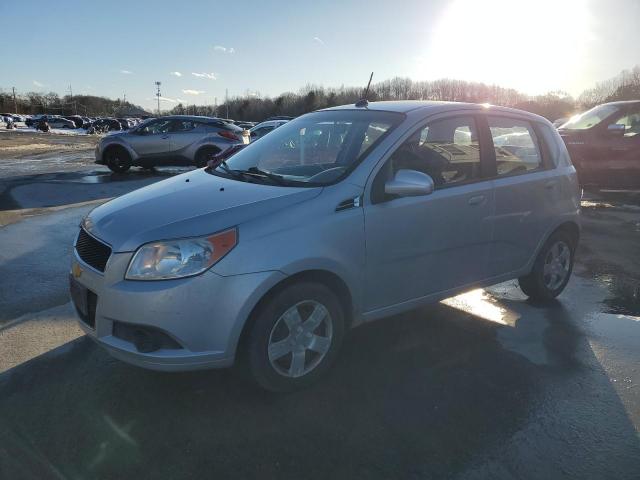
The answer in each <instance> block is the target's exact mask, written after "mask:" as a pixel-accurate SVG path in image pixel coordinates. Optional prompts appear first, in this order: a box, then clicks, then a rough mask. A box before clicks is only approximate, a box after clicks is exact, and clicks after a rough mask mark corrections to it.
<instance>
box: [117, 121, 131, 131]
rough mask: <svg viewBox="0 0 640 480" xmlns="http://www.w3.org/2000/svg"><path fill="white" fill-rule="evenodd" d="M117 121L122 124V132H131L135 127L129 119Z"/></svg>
mask: <svg viewBox="0 0 640 480" xmlns="http://www.w3.org/2000/svg"><path fill="white" fill-rule="evenodd" d="M116 120H117V121H118V122H120V127H121V128H122V130H129V129H130V128H131V127H133V126H134V125H135V124H134V123H133V122H132V121H131V120H129V119H128V118H116Z"/></svg>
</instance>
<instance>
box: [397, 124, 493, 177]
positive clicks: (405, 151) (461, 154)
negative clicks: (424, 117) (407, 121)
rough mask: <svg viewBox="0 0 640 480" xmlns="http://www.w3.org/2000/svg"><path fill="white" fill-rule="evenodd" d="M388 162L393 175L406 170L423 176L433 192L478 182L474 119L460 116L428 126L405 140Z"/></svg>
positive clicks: (476, 135)
mask: <svg viewBox="0 0 640 480" xmlns="http://www.w3.org/2000/svg"><path fill="white" fill-rule="evenodd" d="M391 162H392V165H393V172H397V171H398V170H400V169H409V170H417V171H419V172H424V173H426V174H427V175H429V176H430V177H431V178H432V179H433V182H434V183H435V186H436V188H443V187H449V186H453V185H457V184H462V183H468V182H473V181H478V180H480V179H481V177H482V174H481V168H480V145H479V143H478V133H477V128H476V123H475V119H474V118H473V117H470V116H461V117H453V118H446V119H443V120H436V121H433V122H430V123H429V124H428V125H426V126H425V127H423V128H421V129H420V130H418V131H417V132H415V133H414V134H413V135H411V137H409V138H408V139H407V140H405V142H404V143H403V144H402V145H401V146H400V147H399V148H398V150H396V151H395V152H394V153H393V155H392V157H391Z"/></svg>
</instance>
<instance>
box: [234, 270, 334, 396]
mask: <svg viewBox="0 0 640 480" xmlns="http://www.w3.org/2000/svg"><path fill="white" fill-rule="evenodd" d="M296 312H297V313H298V315H296ZM312 317H313V318H312ZM344 318H345V312H344V311H343V308H342V306H341V304H340V301H339V300H338V297H337V296H336V295H335V294H334V293H333V292H332V291H331V290H329V289H328V288H327V287H325V286H324V285H321V284H318V283H309V282H303V283H297V284H292V285H290V286H288V287H286V288H284V289H283V290H280V291H279V292H277V293H276V294H275V295H273V296H272V297H271V298H270V299H269V300H267V302H266V303H265V304H264V305H262V306H261V307H260V308H259V310H258V312H257V314H256V315H255V317H254V319H253V320H254V321H253V323H252V324H251V325H250V329H249V331H248V332H247V333H248V337H247V341H246V343H245V348H246V351H245V355H246V359H247V365H248V368H249V373H250V375H251V377H252V379H253V380H254V381H255V382H256V383H257V384H258V385H259V386H261V387H262V388H264V389H266V390H270V391H273V392H288V391H293V390H298V389H300V388H305V387H307V386H309V385H311V384H312V383H314V382H315V381H317V380H318V378H320V377H321V376H322V375H323V374H324V373H325V372H326V371H327V370H328V369H329V368H330V367H331V365H332V364H333V362H334V361H335V359H336V357H337V355H338V351H339V349H340V346H341V345H342V340H343V338H344V328H345V327H344V325H345V321H344ZM289 325H291V327H290V326H289ZM305 325H306V327H305Z"/></svg>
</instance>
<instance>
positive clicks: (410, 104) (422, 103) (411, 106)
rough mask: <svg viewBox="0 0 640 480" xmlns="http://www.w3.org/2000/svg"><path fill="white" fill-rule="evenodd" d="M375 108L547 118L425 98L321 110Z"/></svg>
mask: <svg viewBox="0 0 640 480" xmlns="http://www.w3.org/2000/svg"><path fill="white" fill-rule="evenodd" d="M365 109H366V110H376V111H381V112H398V113H409V112H412V111H415V110H423V111H429V113H431V114H434V113H439V112H446V111H451V110H491V111H494V112H500V113H515V114H520V115H522V114H524V115H527V116H529V117H532V118H536V119H538V120H541V121H544V122H547V120H546V119H545V118H543V117H541V116H540V115H536V114H535V113H531V112H527V111H524V110H518V109H515V108H509V107H501V106H498V105H491V104H488V103H468V102H439V101H427V100H396V101H386V102H369V103H368V104H367V106H366V107H356V106H355V104H353V103H351V104H348V105H340V106H337V107H330V108H327V109H324V110H322V111H329V110H365Z"/></svg>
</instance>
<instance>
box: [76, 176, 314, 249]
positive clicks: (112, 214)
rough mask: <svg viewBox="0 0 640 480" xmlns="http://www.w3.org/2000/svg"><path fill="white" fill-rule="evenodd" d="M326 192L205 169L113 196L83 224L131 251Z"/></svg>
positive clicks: (113, 245)
mask: <svg viewBox="0 0 640 480" xmlns="http://www.w3.org/2000/svg"><path fill="white" fill-rule="evenodd" d="M321 191H322V188H320V187H317V188H300V187H282V186H273V185H263V184H256V183H247V182H240V181H236V180H232V179H227V178H222V177H218V176H215V175H213V174H210V173H207V172H206V171H205V170H204V169H200V170H194V171H192V172H188V173H184V174H182V175H178V176H175V177H172V178H170V179H167V180H164V181H161V182H158V183H154V184H153V185H149V186H147V187H144V188H141V189H139V190H135V191H133V192H131V193H128V194H126V195H123V196H121V197H118V198H116V199H114V200H111V201H110V202H107V203H105V204H103V205H101V206H99V207H97V208H95V209H94V210H92V211H91V212H90V213H89V214H88V215H87V216H86V217H85V219H84V220H83V222H82V226H83V227H84V229H85V230H87V231H88V232H90V233H91V234H92V235H94V236H95V237H96V238H99V239H100V240H102V241H104V242H106V243H108V244H109V245H111V248H112V250H113V251H114V252H129V251H134V250H135V249H137V248H138V247H139V246H140V245H142V244H144V243H147V242H152V241H156V240H163V239H172V238H184V237H197V236H202V235H208V234H211V233H215V232H218V231H221V230H224V229H227V228H230V227H233V226H235V225H240V224H242V223H245V222H247V221H249V220H251V219H253V218H256V217H261V216H264V215H267V214H270V213H273V212H275V211H277V210H280V209H282V208H285V207H287V206H290V205H293V204H295V203H299V202H303V201H306V200H309V199H311V198H314V197H316V196H317V195H318V194H319V193H320V192H321Z"/></svg>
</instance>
